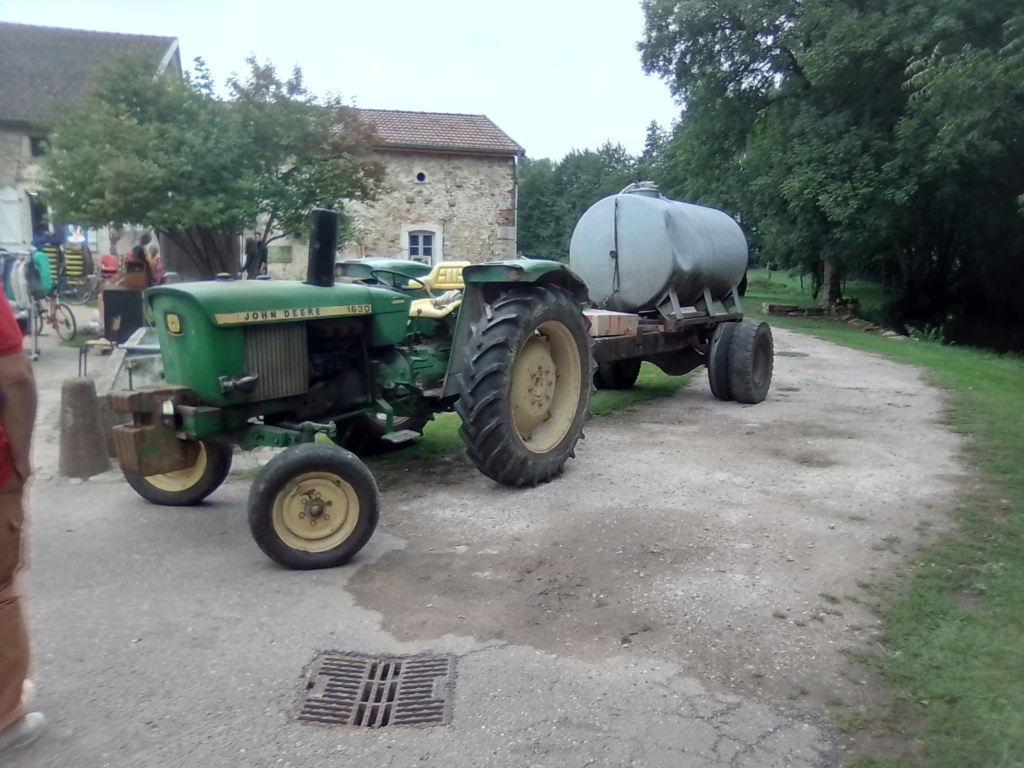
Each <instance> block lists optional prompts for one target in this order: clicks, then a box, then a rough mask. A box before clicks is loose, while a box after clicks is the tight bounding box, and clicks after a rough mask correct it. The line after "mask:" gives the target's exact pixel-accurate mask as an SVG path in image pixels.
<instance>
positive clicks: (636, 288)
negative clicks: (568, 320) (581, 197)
mask: <svg viewBox="0 0 1024 768" xmlns="http://www.w3.org/2000/svg"><path fill="white" fill-rule="evenodd" d="M569 265H570V267H571V268H572V270H573V271H574V272H575V273H576V274H578V275H579V276H580V277H581V278H583V280H584V281H585V282H586V284H587V288H588V289H589V292H590V298H591V299H592V300H593V301H594V303H595V304H597V305H598V306H600V307H603V308H606V309H614V310H618V311H621V312H639V311H642V310H647V309H654V308H655V307H657V306H658V305H659V304H661V303H662V302H663V301H664V300H665V299H666V297H668V295H669V292H670V291H673V290H674V291H675V293H676V297H677V298H678V301H679V304H680V305H682V306H693V305H694V304H695V303H696V302H697V301H698V300H699V299H700V298H701V296H703V294H704V289H705V288H707V289H708V290H710V292H711V297H712V299H713V300H714V301H719V300H721V299H722V298H724V297H726V296H727V295H728V294H729V292H730V291H731V290H732V288H733V287H734V286H736V285H737V284H738V283H739V282H740V280H742V279H743V274H744V272H745V271H746V268H747V241H746V238H745V237H744V236H743V231H742V230H741V229H740V227H739V225H738V224H737V223H736V222H735V221H733V219H732V218H731V217H730V216H728V215H727V214H725V213H723V212H722V211H719V210H716V209H714V208H705V207H703V206H699V205H692V204H690V203H682V202H679V201H676V200H669V199H668V198H666V197H663V196H662V195H661V194H660V193H659V192H658V191H657V188H656V187H654V186H653V185H651V184H646V183H645V184H638V185H631V186H630V187H627V188H626V189H625V190H623V192H621V193H620V194H618V195H612V196H611V197H606V198H604V199H602V200H599V201H597V202H596V203H594V205H592V206H591V207H590V208H589V209H587V212H586V213H584V214H583V216H582V217H581V218H580V220H579V222H578V223H577V224H576V229H575V230H574V231H573V234H572V241H571V243H570V245H569Z"/></svg>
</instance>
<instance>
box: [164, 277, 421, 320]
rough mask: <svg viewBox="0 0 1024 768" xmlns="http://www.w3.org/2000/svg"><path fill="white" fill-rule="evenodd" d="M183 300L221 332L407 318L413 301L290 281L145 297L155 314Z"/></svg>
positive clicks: (218, 285) (180, 288)
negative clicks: (363, 317)
mask: <svg viewBox="0 0 1024 768" xmlns="http://www.w3.org/2000/svg"><path fill="white" fill-rule="evenodd" d="M168 300H169V302H170V303H168ZM183 300H184V301H187V302H190V303H192V302H194V303H195V304H197V305H198V306H199V307H200V308H201V309H202V312H203V314H205V315H206V318H207V320H208V321H209V322H210V324H211V325H214V326H219V327H225V326H235V325H249V324H259V323H285V322H289V321H307V320H316V319H321V318H322V319H327V318H332V317H350V316H353V315H371V314H372V315H379V314H388V313H393V312H396V313H399V312H400V313H403V314H404V313H406V312H407V311H408V309H407V308H408V301H409V300H408V298H406V297H404V296H401V295H399V294H396V293H395V292H394V291H390V290H386V289H381V288H371V287H369V286H365V285H351V284H340V285H333V286H330V287H319V286H315V285H307V284H306V283H300V282H295V281H290V280H238V281H230V282H229V281H213V282H196V283H179V284H176V285H161V286H156V287H154V288H150V289H149V290H148V291H147V292H146V301H147V303H148V304H149V307H150V309H151V310H153V309H155V308H156V306H157V305H158V304H159V305H161V306H163V307H168V306H174V305H176V304H178V303H179V302H181V301H183Z"/></svg>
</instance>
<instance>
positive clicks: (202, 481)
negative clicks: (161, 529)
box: [124, 440, 232, 507]
mask: <svg viewBox="0 0 1024 768" xmlns="http://www.w3.org/2000/svg"><path fill="white" fill-rule="evenodd" d="M231 457H232V448H231V446H230V445H226V444H224V443H217V442H214V441H212V440H209V441H206V440H204V441H200V443H199V453H198V455H197V456H196V463H195V464H193V465H192V466H191V467H189V468H188V469H179V470H177V471H176V472H165V473H164V474H161V475H148V476H147V475H139V474H136V473H134V472H125V473H124V479H125V480H127V481H128V485H130V486H131V487H132V488H133V489H134V490H135V492H136V493H137V494H139V496H141V497H142V498H144V499H145V500H146V501H151V502H153V503H154V504H163V505H164V506H167V507H190V506H192V505H194V504H198V503H199V502H200V501H202V500H203V499H205V498H206V497H207V496H209V495H210V494H211V493H213V492H214V491H215V490H217V489H218V488H220V486H221V485H222V484H223V482H224V481H225V480H226V479H227V477H228V473H229V472H230V471H231Z"/></svg>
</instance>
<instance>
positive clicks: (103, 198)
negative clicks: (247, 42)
mask: <svg viewBox="0 0 1024 768" xmlns="http://www.w3.org/2000/svg"><path fill="white" fill-rule="evenodd" d="M249 64H250V67H251V72H250V75H249V78H248V79H247V80H246V81H245V82H240V81H237V80H233V81H232V82H231V91H232V92H231V98H230V99H228V100H227V101H221V100H218V99H217V98H216V97H215V95H214V89H213V80H212V77H211V76H210V73H209V71H208V70H207V69H206V67H205V65H204V64H203V62H202V61H201V60H199V59H197V60H196V69H195V72H194V73H193V74H192V76H190V77H186V78H179V77H176V76H175V75H173V74H170V73H163V74H160V73H158V72H157V68H156V65H155V64H154V63H153V62H152V61H150V60H148V59H146V58H142V57H127V58H123V59H120V60H118V61H116V62H114V63H113V64H112V65H111V66H109V67H107V68H106V69H105V70H103V71H102V72H101V73H100V74H99V76H98V77H97V80H96V83H95V87H94V89H93V90H92V92H91V93H90V94H89V95H87V96H86V97H85V98H83V99H82V100H81V101H79V102H78V103H77V104H76V105H74V106H73V107H71V108H70V109H69V110H68V111H67V112H66V114H65V115H64V116H63V117H62V118H61V119H60V120H59V121H58V122H57V124H56V125H55V126H54V127H53V131H52V133H51V135H50V140H49V147H48V152H47V156H46V157H45V159H44V172H45V175H46V178H47V183H46V192H45V196H46V199H47V202H48V203H49V204H50V205H51V206H52V207H53V208H54V210H55V211H56V212H57V214H58V215H59V216H60V217H61V218H62V219H64V220H67V221H75V222H78V223H82V224H85V225H88V226H97V227H98V226H104V225H108V224H110V223H134V224H139V225H143V226H149V227H153V228H154V229H155V230H156V231H157V232H158V233H159V234H161V235H164V236H166V237H167V238H169V239H170V240H171V241H172V242H173V243H174V244H175V245H176V246H177V247H178V248H179V249H180V251H181V253H182V254H184V257H185V259H186V263H184V264H175V265H173V266H174V267H175V268H176V269H178V270H179V271H181V272H184V273H186V274H190V275H192V276H196V277H212V276H213V275H215V274H216V273H217V272H221V271H227V272H235V271H237V269H238V264H237V257H236V256H235V253H234V249H233V247H232V245H233V241H234V240H235V239H236V238H237V235H238V233H240V232H241V231H242V229H243V227H245V226H253V225H255V223H256V221H257V220H260V221H262V222H263V223H264V225H265V227H266V230H267V232H268V233H269V232H271V231H273V232H275V233H279V234H289V235H296V236H302V235H304V234H306V232H305V231H304V230H305V226H304V225H305V220H306V217H307V216H308V213H309V211H310V209H311V208H312V207H313V206H314V205H318V204H320V205H334V206H335V207H337V208H339V209H341V208H342V206H343V204H344V201H345V200H348V199H356V200H368V199H372V198H373V197H374V196H375V195H376V194H377V192H378V191H379V189H380V185H381V183H382V179H383V166H382V164H381V162H380V160H379V159H376V158H375V157H374V156H373V155H372V154H371V151H372V136H373V134H372V131H371V130H370V129H369V128H368V127H367V126H364V125H362V124H361V123H359V121H358V118H357V117H356V115H355V113H354V112H353V111H352V110H350V109H348V108H346V107H343V106H341V105H340V104H339V103H338V102H337V100H336V99H331V100H328V101H325V102H320V101H319V100H317V99H315V98H314V97H312V96H310V95H309V94H308V93H307V92H306V91H305V89H304V88H303V86H302V78H301V73H300V72H299V71H298V70H296V71H295V73H293V75H292V77H291V78H290V79H289V80H288V81H287V82H286V83H281V82H280V81H278V80H277V78H276V75H275V73H274V69H273V67H272V66H270V65H263V66H259V65H257V63H256V62H255V61H254V60H250V62H249Z"/></svg>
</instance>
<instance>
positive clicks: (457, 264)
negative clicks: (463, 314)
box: [409, 261, 473, 292]
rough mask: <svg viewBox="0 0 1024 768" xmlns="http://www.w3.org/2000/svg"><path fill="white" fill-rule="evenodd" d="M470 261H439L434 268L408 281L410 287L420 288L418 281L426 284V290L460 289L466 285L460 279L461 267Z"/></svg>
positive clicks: (466, 265)
mask: <svg viewBox="0 0 1024 768" xmlns="http://www.w3.org/2000/svg"><path fill="white" fill-rule="evenodd" d="M472 263H473V262H471V261H439V262H438V263H437V264H435V265H434V268H433V269H431V270H430V272H429V273H428V274H426V275H423V277H420V278H417V279H415V280H410V281H409V287H410V288H422V287H423V286H422V285H420V282H421V281H422V283H423V284H424V285H426V286H427V291H428V292H429V291H435V290H436V291H461V290H462V289H463V288H465V287H466V284H465V283H464V282H463V280H462V269H463V267H468V266H469V265H470V264H472Z"/></svg>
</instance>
